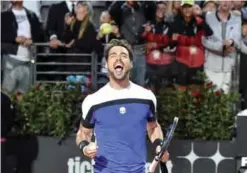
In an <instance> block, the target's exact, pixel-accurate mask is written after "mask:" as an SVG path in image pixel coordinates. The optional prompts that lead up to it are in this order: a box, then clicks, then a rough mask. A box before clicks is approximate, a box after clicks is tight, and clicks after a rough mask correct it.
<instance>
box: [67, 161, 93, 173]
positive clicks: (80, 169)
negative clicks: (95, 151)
mask: <svg viewBox="0 0 247 173" xmlns="http://www.w3.org/2000/svg"><path fill="white" fill-rule="evenodd" d="M67 165H68V173H91V172H92V166H91V163H90V162H89V161H86V160H84V161H82V162H81V158H80V157H75V158H69V160H68V162H67Z"/></svg>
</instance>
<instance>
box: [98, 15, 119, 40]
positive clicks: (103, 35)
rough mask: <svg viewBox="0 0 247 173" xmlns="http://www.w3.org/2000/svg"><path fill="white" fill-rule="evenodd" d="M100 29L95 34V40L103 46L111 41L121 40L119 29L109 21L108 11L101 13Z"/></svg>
mask: <svg viewBox="0 0 247 173" xmlns="http://www.w3.org/2000/svg"><path fill="white" fill-rule="evenodd" d="M100 24H101V25H100V28H99V31H98V34H97V39H98V40H100V41H101V42H102V43H103V44H106V43H108V42H109V41H111V40H112V39H121V35H120V31H119V27H118V26H117V24H116V23H115V22H114V21H113V20H112V19H111V16H110V14H109V12H108V11H103V12H102V13H101V16H100Z"/></svg>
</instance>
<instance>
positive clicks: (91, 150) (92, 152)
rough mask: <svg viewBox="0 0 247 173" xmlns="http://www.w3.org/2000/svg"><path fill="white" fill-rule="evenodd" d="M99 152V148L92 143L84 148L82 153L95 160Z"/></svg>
mask: <svg viewBox="0 0 247 173" xmlns="http://www.w3.org/2000/svg"><path fill="white" fill-rule="evenodd" d="M97 151H98V146H97V145H96V144H95V143H94V142H91V143H90V144H88V145H87V146H85V147H84V148H83V151H82V152H83V154H84V155H85V156H86V157H88V158H90V159H93V158H95V156H96V154H97Z"/></svg>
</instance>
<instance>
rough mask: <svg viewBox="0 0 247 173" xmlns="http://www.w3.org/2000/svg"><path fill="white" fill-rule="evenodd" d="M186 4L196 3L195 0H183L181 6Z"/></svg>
mask: <svg viewBox="0 0 247 173" xmlns="http://www.w3.org/2000/svg"><path fill="white" fill-rule="evenodd" d="M184 5H191V6H193V5H195V1H194V0H183V1H182V2H181V6H184Z"/></svg>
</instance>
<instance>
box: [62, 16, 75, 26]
mask: <svg viewBox="0 0 247 173" xmlns="http://www.w3.org/2000/svg"><path fill="white" fill-rule="evenodd" d="M73 19H74V16H72V15H71V14H70V13H67V14H65V17H64V21H65V24H66V25H70V24H71V22H72V20H73Z"/></svg>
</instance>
